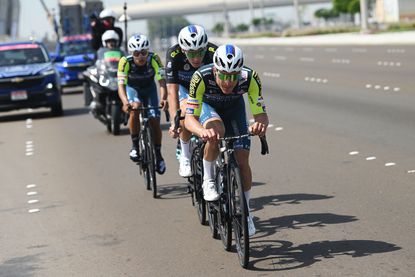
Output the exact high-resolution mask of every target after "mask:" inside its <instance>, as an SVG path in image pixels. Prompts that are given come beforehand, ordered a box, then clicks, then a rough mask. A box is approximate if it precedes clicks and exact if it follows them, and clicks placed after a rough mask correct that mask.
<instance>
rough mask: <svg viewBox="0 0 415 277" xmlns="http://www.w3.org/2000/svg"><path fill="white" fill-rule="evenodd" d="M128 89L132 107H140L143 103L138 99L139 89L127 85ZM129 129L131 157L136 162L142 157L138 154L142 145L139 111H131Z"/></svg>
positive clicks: (128, 97)
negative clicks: (140, 140)
mask: <svg viewBox="0 0 415 277" xmlns="http://www.w3.org/2000/svg"><path fill="white" fill-rule="evenodd" d="M126 91H127V99H128V102H129V103H130V105H131V107H132V108H134V109H137V108H138V107H140V105H141V103H140V100H139V99H138V94H137V90H135V89H134V88H132V87H130V86H128V85H127V86H126ZM129 129H130V135H131V141H132V148H131V151H130V158H131V159H132V160H133V161H135V162H136V161H138V160H139V159H140V157H139V155H138V153H139V147H140V144H139V131H140V121H139V113H138V111H135V110H132V111H131V112H130V118H129Z"/></svg>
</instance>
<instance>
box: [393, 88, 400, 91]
mask: <svg viewBox="0 0 415 277" xmlns="http://www.w3.org/2000/svg"><path fill="white" fill-rule="evenodd" d="M400 90H401V89H400V88H394V89H393V91H400Z"/></svg>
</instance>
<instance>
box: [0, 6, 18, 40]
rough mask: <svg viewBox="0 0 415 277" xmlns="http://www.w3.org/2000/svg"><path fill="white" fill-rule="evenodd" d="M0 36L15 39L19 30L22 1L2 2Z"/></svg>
mask: <svg viewBox="0 0 415 277" xmlns="http://www.w3.org/2000/svg"><path fill="white" fill-rule="evenodd" d="M0 7H1V9H0V36H8V37H11V38H12V39H15V38H16V37H17V35H18V30H19V15H20V1H19V0H0Z"/></svg>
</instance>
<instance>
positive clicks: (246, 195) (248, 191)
mask: <svg viewBox="0 0 415 277" xmlns="http://www.w3.org/2000/svg"><path fill="white" fill-rule="evenodd" d="M244 194H245V199H246V206H247V208H248V214H249V216H251V209H250V208H249V200H250V199H251V190H247V191H244Z"/></svg>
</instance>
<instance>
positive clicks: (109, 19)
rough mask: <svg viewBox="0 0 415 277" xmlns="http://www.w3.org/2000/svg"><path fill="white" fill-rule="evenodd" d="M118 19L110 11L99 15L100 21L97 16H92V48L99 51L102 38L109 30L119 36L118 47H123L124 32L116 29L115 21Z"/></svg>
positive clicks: (106, 10) (103, 11) (104, 11)
mask: <svg viewBox="0 0 415 277" xmlns="http://www.w3.org/2000/svg"><path fill="white" fill-rule="evenodd" d="M116 18H117V14H116V13H115V12H114V11H112V10H110V9H104V10H102V11H101V13H100V14H99V19H98V18H96V16H91V19H90V21H91V29H92V41H91V43H92V48H93V49H95V50H96V51H98V49H99V48H100V47H101V46H102V44H101V37H102V35H103V34H104V33H105V31H108V30H114V31H115V32H116V33H117V35H118V44H117V47H120V46H121V43H122V40H123V32H122V30H121V28H119V27H115V26H114V24H115V21H116Z"/></svg>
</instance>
